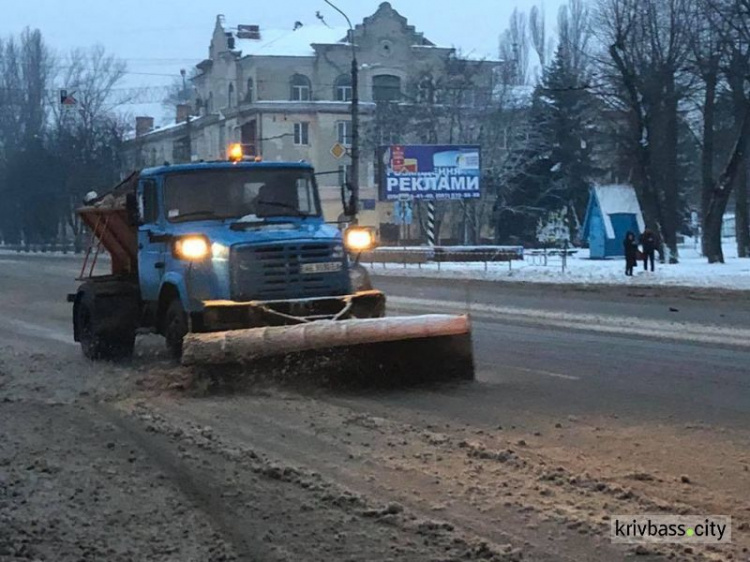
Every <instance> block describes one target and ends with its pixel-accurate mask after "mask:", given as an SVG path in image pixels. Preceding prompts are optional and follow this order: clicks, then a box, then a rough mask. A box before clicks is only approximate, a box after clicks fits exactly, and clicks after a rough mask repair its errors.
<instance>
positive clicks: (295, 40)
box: [235, 25, 349, 57]
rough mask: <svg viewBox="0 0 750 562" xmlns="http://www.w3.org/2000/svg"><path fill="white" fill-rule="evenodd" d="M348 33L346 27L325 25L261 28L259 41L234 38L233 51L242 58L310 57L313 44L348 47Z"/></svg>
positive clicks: (312, 52) (312, 53) (312, 51)
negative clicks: (265, 56)
mask: <svg viewBox="0 0 750 562" xmlns="http://www.w3.org/2000/svg"><path fill="white" fill-rule="evenodd" d="M348 31H349V30H348V28H346V27H328V26H325V25H303V26H302V27H300V28H298V29H296V30H292V29H263V28H261V30H260V39H244V38H235V49H236V50H238V51H242V55H243V56H247V55H256V56H257V55H267V56H277V57H304V56H311V55H314V54H315V51H314V50H313V48H312V44H313V43H320V44H324V45H331V44H341V45H348V43H347V42H346V38H347V34H348Z"/></svg>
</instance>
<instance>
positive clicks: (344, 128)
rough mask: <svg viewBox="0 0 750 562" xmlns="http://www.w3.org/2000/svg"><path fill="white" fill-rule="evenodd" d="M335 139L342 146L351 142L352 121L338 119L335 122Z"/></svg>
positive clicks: (349, 144)
mask: <svg viewBox="0 0 750 562" xmlns="http://www.w3.org/2000/svg"><path fill="white" fill-rule="evenodd" d="M336 140H337V141H338V142H340V143H341V144H343V145H344V146H351V144H352V122H351V121H339V122H338V123H336Z"/></svg>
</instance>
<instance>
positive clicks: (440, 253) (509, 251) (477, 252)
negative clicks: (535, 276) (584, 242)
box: [360, 246, 578, 273]
mask: <svg viewBox="0 0 750 562" xmlns="http://www.w3.org/2000/svg"><path fill="white" fill-rule="evenodd" d="M577 252H578V250H577V249H575V248H566V249H563V248H546V249H532V250H524V248H523V247H522V246H437V247H435V248H428V247H424V246H411V247H409V246H407V247H395V246H394V247H383V248H377V249H376V250H374V251H372V252H366V253H363V254H362V255H361V256H360V261H361V262H363V263H369V264H370V267H371V268H374V267H375V266H376V264H377V265H379V266H381V267H382V268H383V269H388V267H389V265H390V266H391V267H402V268H404V269H406V268H407V267H413V266H414V265H416V266H417V268H418V269H422V266H423V265H424V266H425V267H429V268H434V267H437V270H438V271H441V269H442V268H443V267H446V266H447V265H448V264H466V265H467V266H469V264H477V263H481V264H484V271H488V270H489V268H490V266H492V265H497V264H500V263H507V265H508V272H509V273H512V271H513V263H514V262H519V261H522V262H524V265H531V266H544V267H547V266H550V267H561V268H562V271H563V272H565V271H566V270H567V267H568V260H569V258H570V257H571V256H573V255H575V254H576V253H577ZM454 269H455V268H454Z"/></svg>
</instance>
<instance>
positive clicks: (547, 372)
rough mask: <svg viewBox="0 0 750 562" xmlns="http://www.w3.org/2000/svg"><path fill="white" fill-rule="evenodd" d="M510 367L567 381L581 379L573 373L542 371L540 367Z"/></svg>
mask: <svg viewBox="0 0 750 562" xmlns="http://www.w3.org/2000/svg"><path fill="white" fill-rule="evenodd" d="M511 369H515V370H516V371H523V372H524V373H534V374H535V375H544V376H546V377H555V378H557V379H565V380H569V381H579V380H581V377H576V376H575V375H564V374H562V373H553V372H552V371H543V370H541V369H528V368H526V367H511Z"/></svg>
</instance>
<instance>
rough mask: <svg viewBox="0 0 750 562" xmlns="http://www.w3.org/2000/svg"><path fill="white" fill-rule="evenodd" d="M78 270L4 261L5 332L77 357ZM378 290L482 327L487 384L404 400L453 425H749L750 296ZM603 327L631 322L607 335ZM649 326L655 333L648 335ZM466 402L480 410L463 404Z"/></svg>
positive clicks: (405, 307) (400, 283) (438, 285)
mask: <svg viewBox="0 0 750 562" xmlns="http://www.w3.org/2000/svg"><path fill="white" fill-rule="evenodd" d="M77 270H78V261H77V260H75V259H73V258H63V257H40V256H28V257H26V256H23V255H0V294H2V295H3V298H2V304H0V308H1V309H2V316H1V317H0V335H1V336H2V337H3V338H9V339H11V340H15V341H17V342H19V343H25V345H31V346H33V345H38V343H39V341H40V340H35V339H34V338H35V337H36V338H41V341H47V342H48V343H49V344H50V345H55V346H56V347H59V348H60V349H61V350H63V349H64V350H65V351H64V353H65V355H68V354H71V355H75V351H76V350H75V349H74V346H73V344H72V338H71V332H70V330H71V328H70V305H69V304H68V303H66V302H65V296H66V294H67V293H69V292H72V291H74V290H75V286H76V282H75V281H74V277H75V274H76V273H77ZM375 284H376V285H377V287H378V288H380V289H381V290H383V291H385V292H386V294H388V295H389V297H390V298H391V301H390V305H389V311H390V312H389V313H390V314H396V313H399V312H403V313H427V312H433V311H435V310H436V308H435V307H436V306H440V307H441V310H440V311H442V310H450V311H455V312H461V311H468V312H470V313H471V314H472V315H473V318H474V321H473V330H474V332H473V333H474V344H475V359H476V364H477V378H478V381H479V384H477V385H476V386H474V387H471V388H468V389H463V390H462V391H461V393H459V394H456V392H455V391H454V390H450V391H446V392H442V391H439V390H438V391H435V392H432V393H426V394H421V393H420V394H419V395H417V396H412V395H409V396H408V397H404V398H403V399H404V400H408V401H409V403H410V405H411V406H412V407H414V408H420V409H421V408H424V409H425V410H427V411H434V412H449V413H450V414H449V415H451V416H453V415H454V414H455V412H454V410H455V409H456V408H459V409H460V410H461V412H462V413H461V415H462V416H467V417H472V418H477V419H476V420H473V421H479V420H482V421H484V422H486V423H489V424H493V423H495V422H500V421H502V418H503V417H505V416H506V413H507V412H508V411H513V412H519V413H523V414H525V415H526V414H527V415H528V416H530V417H535V416H537V415H543V416H549V417H555V416H566V415H580V414H583V413H591V414H602V415H616V416H621V417H623V418H632V419H637V420H643V419H651V420H654V421H666V420H671V421H675V422H678V423H706V424H712V425H727V426H736V427H745V428H747V427H748V426H750V378H748V373H750V368H749V367H748V360H749V359H750V340H747V342H748V347H743V346H742V342H743V341H745V337H746V335H747V333H746V332H745V330H746V329H748V328H750V296H748V295H744V294H728V293H721V292H716V293H712V292H707V291H690V290H684V289H659V288H654V289H652V290H645V289H643V288H636V289H625V288H621V287H615V288H607V287H595V288H590V289H585V290H584V289H581V288H575V287H556V286H552V285H528V284H518V285H516V284H505V283H484V282H471V283H466V282H459V281H454V280H451V281H445V282H443V281H437V280H425V279H407V278H401V277H399V278H388V277H384V276H377V277H375ZM430 303H434V305H435V306H432V305H431V304H430ZM493 306H494V307H499V311H493V310H492V308H490V307H493ZM508 309H509V310H511V313H510V314H506V313H505V312H504V311H506V310H508ZM519 311H521V312H522V313H521V314H519ZM539 312H547V313H554V314H563V315H573V318H572V321H571V318H568V317H567V316H563V322H562V324H560V323H559V322H557V320H554V321H552V322H550V320H549V318H548V317H546V316H537V315H536V314H537V313H539ZM527 313H528V314H527ZM600 318H603V319H604V320H605V321H609V322H612V321H614V322H616V321H617V320H618V319H626V321H624V322H623V325H622V326H620V325H619V324H615V326H614V327H610V328H611V329H612V330H613V331H611V332H602V331H601V329H600V328H601V326H600V324H599V319H600ZM644 323H650V324H648V325H649V326H650V327H652V328H653V330H655V332H654V333H652V332H651V331H649V332H648V333H647V334H646V335H643V334H641V333H639V326H641V325H642V324H644ZM682 323H686V324H682ZM684 325H689V326H690V327H691V329H692V331H693V332H694V333H699V332H701V331H702V330H705V331H706V333H708V332H709V331H710V330H717V329H718V330H726V331H727V333H729V334H730V335H734V336H735V338H734V339H735V341H739V342H740V344H738V345H734V346H725V345H717V344H716V343H705V342H702V341H700V337H696V338H695V341H692V340H691V339H688V340H683V341H680V340H672V339H671V335H672V334H677V335H679V334H680V333H682V332H683V331H684V329H683V327H684ZM560 326H562V327H560ZM723 333H724V332H721V331H720V332H719V334H720V336H721V334H723ZM33 341H36V342H37V343H36V344H31V343H29V342H33ZM420 396H421V397H422V398H421V399H420ZM390 399H392V400H396V401H398V400H399V398H398V397H393V398H390ZM467 400H468V401H469V402H470V403H471V404H473V407H471V408H464V407H463V406H462V405H463V404H465V403H466V401H467ZM455 404H458V406H455ZM482 405H486V406H487V407H482Z"/></svg>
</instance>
